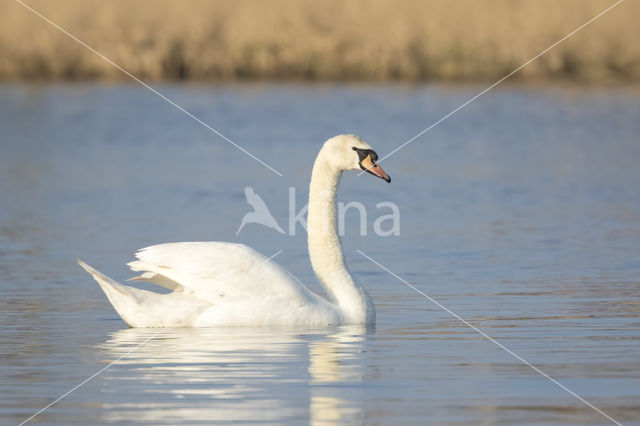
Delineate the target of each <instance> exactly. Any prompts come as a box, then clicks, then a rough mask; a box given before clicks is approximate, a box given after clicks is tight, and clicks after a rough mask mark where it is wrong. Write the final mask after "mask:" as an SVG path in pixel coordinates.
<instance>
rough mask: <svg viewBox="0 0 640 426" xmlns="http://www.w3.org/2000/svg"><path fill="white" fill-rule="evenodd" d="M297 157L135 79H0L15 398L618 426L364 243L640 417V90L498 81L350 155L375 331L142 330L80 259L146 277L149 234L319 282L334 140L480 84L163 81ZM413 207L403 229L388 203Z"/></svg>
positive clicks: (145, 413)
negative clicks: (310, 201)
mask: <svg viewBox="0 0 640 426" xmlns="http://www.w3.org/2000/svg"><path fill="white" fill-rule="evenodd" d="M160 89H161V90H162V91H163V92H164V93H166V94H167V95H168V96H170V97H171V98H173V99H174V100H175V101H176V102H178V103H179V104H181V105H183V106H184V107H185V108H187V109H188V110H189V111H191V112H193V113H194V114H196V115H197V116H199V117H200V118H202V119H203V120H204V121H205V122H207V123H209V124H211V125H212V126H213V127H215V128H216V129H218V130H219V131H221V132H222V133H224V134H225V135H227V136H228V137H230V138H231V139H233V140H234V141H235V142H237V143H238V144H240V145H242V146H243V147H245V148H246V149H248V150H249V151H250V152H251V153H252V154H254V155H256V156H257V157H259V158H260V159H262V160H263V161H265V162H266V163H268V164H269V165H271V166H272V167H274V168H276V169H277V170H279V171H280V172H281V173H282V174H283V175H284V176H282V177H280V176H278V175H276V174H275V173H273V172H272V171H270V170H269V169H267V168H265V167H264V166H262V165H260V164H259V163H257V162H255V161H254V160H253V159H251V158H250V157H248V156H247V155H245V154H244V153H242V152H240V151H239V150H237V149H236V148H235V147H233V146H232V145H230V144H229V143H227V142H225V141H223V140H221V139H220V138H218V137H217V136H215V135H214V134H212V133H211V132H210V131H208V130H207V129H205V128H203V127H202V126H200V125H198V124H197V123H195V122H194V121H193V120H191V119H189V118H188V117H186V116H185V115H184V114H182V113H180V112H179V111H177V110H176V109H175V108H173V107H171V106H170V105H168V104H166V103H165V102H163V101H162V100H161V99H159V98H158V97H156V96H155V95H153V94H152V93H150V92H148V91H146V90H145V89H143V88H140V87H138V86H135V85H97V84H80V85H32V86H21V85H4V86H1V87H0V101H1V102H0V129H1V130H0V132H1V133H0V134H1V145H0V158H1V165H2V167H1V168H0V200H1V201H0V281H1V284H0V285H1V286H0V307H1V308H0V309H1V312H2V316H1V317H0V324H1V328H0V333H1V336H0V342H1V343H2V345H1V349H0V360H1V361H0V393H1V394H2V396H3V397H2V399H1V400H0V418H1V419H2V423H3V424H18V423H20V422H21V421H22V420H24V419H26V418H28V417H29V416H30V415H32V414H33V413H35V412H36V411H38V410H39V409H40V408H41V407H43V406H45V405H46V404H48V403H50V402H52V401H53V400H54V399H56V398H57V397H58V396H60V395H61V394H63V393H64V392H65V391H67V390H69V389H71V388H72V387H74V386H76V385H77V384H79V383H81V382H82V381H83V380H85V379H86V378H87V377H89V376H90V375H92V374H93V373H95V372H97V371H98V370H100V369H102V368H103V367H105V366H107V365H108V364H109V363H110V362H112V361H114V360H117V359H118V358H119V357H121V356H123V355H124V357H123V358H122V359H121V360H120V361H119V362H117V363H116V364H114V365H113V366H111V367H110V368H109V369H107V370H105V371H104V372H102V373H101V374H99V375H97V376H96V377H95V378H94V379H92V380H91V381H89V382H88V383H86V384H84V385H83V386H82V387H80V388H79V389H78V390H76V391H74V392H72V393H71V394H69V395H68V396H67V397H66V398H64V399H62V400H61V401H59V402H58V403H56V404H55V405H53V406H52V407H51V408H49V409H48V410H46V411H44V412H43V413H41V414H40V415H38V416H37V417H36V418H34V419H33V420H32V422H34V423H35V422H40V423H44V424H60V425H67V424H92V423H139V424H154V425H155V424H212V423H216V422H218V423H228V422H231V421H237V422H240V423H252V422H256V421H267V422H273V423H306V422H311V423H318V424H319V423H323V422H324V423H332V422H335V423H371V424H376V423H379V424H388V423H392V422H393V423H396V424H411V423H434V424H479V423H483V424H513V423H518V424H532V425H533V424H535V425H541V424H554V425H555V424H607V423H609V421H608V420H607V418H606V417H604V416H602V415H601V414H599V413H598V412H597V411H595V410H594V409H592V408H590V407H588V406H586V405H585V404H584V403H583V402H581V401H580V400H578V399H576V398H575V397H574V396H572V395H570V394H569V393H567V392H566V391H564V390H563V389H561V388H560V387H558V386H557V385H555V384H554V383H552V382H550V381H549V380H547V379H546V378H544V377H542V376H541V375H540V374H538V373H536V372H535V371H534V370H532V369H531V368H530V367H528V366H526V365H524V364H523V363H522V362H520V361H519V360H517V359H516V358H514V357H513V356H512V355H510V354H509V353H507V352H506V351H504V350H503V349H501V348H499V347H497V346H496V345H495V344H493V343H492V342H490V341H488V340H487V339H485V338H483V337H482V336H481V335H479V334H478V333H477V332H475V331H474V330H472V329H470V328H469V327H467V326H466V325H464V324H463V323H461V322H460V321H459V320H457V319H456V318H454V317H452V315H451V314H449V313H448V312H446V311H445V310H443V309H441V308H440V307H438V306H437V305H435V304H434V303H432V302H431V301H430V300H428V299H427V298H425V297H423V296H421V295H420V294H418V293H417V292H416V291H415V290H413V289H411V288H409V287H408V286H407V285H405V284H404V283H403V282H402V281H400V280H398V279H397V278H394V277H393V276H392V275H390V274H389V273H387V272H385V271H384V270H382V269H380V268H379V267H378V266H376V265H375V264H373V263H371V262H370V261H369V260H367V259H366V258H364V257H363V256H362V255H360V254H358V253H357V252H356V250H361V251H362V252H364V253H366V254H367V255H369V256H371V257H372V258H373V259H375V260H376V261H378V262H380V263H381V264H383V265H384V266H385V267H387V268H389V269H390V270H391V271H393V272H394V273H396V274H397V275H398V276H400V277H401V278H402V279H404V280H407V281H408V282H410V283H412V284H413V285H415V286H416V287H417V288H418V289H420V290H421V291H423V292H424V293H425V294H427V295H429V296H430V297H433V298H434V299H435V300H437V301H438V302H439V303H441V304H442V305H444V306H446V307H447V308H448V309H450V310H451V311H453V312H455V313H456V314H458V315H460V316H461V317H463V318H464V319H466V320H468V321H469V322H470V323H472V324H474V325H475V326H477V327H478V328H480V329H481V330H483V331H484V332H486V333H487V334H488V335H490V336H492V337H493V338H495V339H497V340H498V341H499V342H501V343H502V344H504V345H505V346H506V347H507V348H509V349H510V350H512V351H514V352H516V353H517V354H519V355H521V356H522V357H524V358H525V359H526V360H528V361H529V362H531V363H532V364H534V365H536V366H537V367H538V368H540V369H541V370H543V371H544V372H546V373H548V374H549V375H550V376H552V377H553V378H555V379H557V380H558V381H559V382H561V383H562V384H564V385H565V386H567V387H568V388H570V389H571V390H573V391H574V392H576V393H577V394H578V395H580V396H582V397H583V398H585V399H586V400H587V401H589V402H590V403H592V404H594V405H595V406H597V407H598V408H599V409H601V410H602V411H604V412H605V413H607V414H608V415H610V416H611V417H613V418H615V419H616V420H618V421H620V422H622V423H625V424H634V423H635V424H640V403H639V401H640V399H639V397H640V368H639V367H640V361H639V357H638V354H639V353H640V333H639V328H638V327H639V326H640V320H639V317H640V288H639V284H640V257H639V255H640V185H638V183H639V182H640V167H638V164H639V162H640V143H639V141H638V135H639V134H640V102H639V101H640V93H638V91H637V90H636V91H634V90H630V89H627V88H615V89H589V88H565V87H511V86H502V87H500V88H498V89H495V90H494V91H492V92H490V93H488V94H487V95H485V96H483V97H482V98H480V99H478V100H477V101H476V102H474V103H472V104H471V105H469V106H468V107H467V108H465V109H463V110H462V111H460V112H459V113H457V114H455V115H454V116H453V117H451V118H450V119H449V120H447V121H445V122H443V123H442V124H441V125H439V126H438V127H436V128H434V129H433V130H432V131H430V132H428V133H427V134H426V135H424V136H423V137H421V138H420V139H418V140H416V141H415V142H413V143H412V144H410V145H409V146H407V147H406V148H404V149H403V150H400V151H398V152H397V153H396V154H394V155H393V156H392V157H390V158H389V159H387V160H386V161H385V162H384V167H385V170H386V171H387V172H388V173H389V174H390V175H391V176H392V178H393V181H392V183H391V184H390V185H387V184H386V183H385V182H383V181H381V180H379V179H374V178H373V177H371V176H368V175H362V176H359V177H356V176H355V173H349V174H347V175H346V176H345V179H344V180H343V184H342V187H341V193H340V199H341V200H343V201H345V202H348V201H360V202H362V203H363V204H364V205H365V206H366V207H367V213H368V218H367V219H368V220H367V231H368V235H367V236H360V235H359V233H358V228H359V223H358V217H357V214H356V213H355V212H351V213H349V215H348V216H347V232H346V234H347V235H346V236H345V238H344V246H345V253H346V258H347V261H348V263H349V265H350V267H351V269H352V271H353V273H354V274H355V275H356V276H357V277H358V279H359V280H360V281H361V282H363V283H364V284H365V285H366V287H367V288H368V289H369V290H370V293H371V295H372V298H373V300H374V301H375V303H376V306H377V312H378V315H377V317H378V321H377V326H376V328H375V329H368V330H366V329H359V328H350V327H344V328H331V329H327V330H281V329H280V330H273V329H201V330H192V329H173V330H164V331H161V332H160V333H159V332H158V330H144V329H127V327H126V326H125V324H124V323H123V322H122V321H121V320H120V319H119V318H118V317H117V315H116V314H115V312H114V311H113V310H112V308H111V307H110V305H109V303H108V301H107V299H106V297H105V296H104V295H103V294H102V293H101V291H100V289H99V287H98V285H97V284H96V283H95V282H94V281H93V280H92V279H91V278H90V277H89V276H88V275H87V274H86V273H85V272H84V271H82V270H81V269H80V268H79V267H78V266H77V265H76V263H75V259H76V258H82V259H83V260H85V261H87V262H88V263H90V264H92V265H93V266H95V267H97V268H98V269H100V270H102V271H104V272H106V273H108V274H109V275H111V276H112V277H114V278H116V279H119V280H124V279H127V278H128V277H130V274H129V273H128V272H127V269H126V267H125V266H124V264H125V262H127V261H129V260H131V258H132V255H133V252H134V251H135V250H136V249H138V248H140V247H144V246H147V245H150V244H154V243H161V242H168V241H190V240H221V241H239V242H243V243H246V244H249V245H251V246H252V247H254V248H256V249H258V250H259V251H261V252H262V253H264V254H265V255H267V256H270V255H272V254H274V253H276V252H277V251H278V250H283V252H282V253H281V254H280V255H278V256H277V258H276V260H277V261H278V262H279V263H281V264H283V265H286V266H287V268H288V269H290V270H291V271H292V272H293V273H294V274H295V275H296V276H297V277H299V278H300V279H301V280H302V281H304V282H306V283H310V285H312V286H313V288H316V289H317V285H316V284H315V279H314V277H313V273H312V271H311V268H310V266H309V264H308V260H307V255H306V250H305V236H304V232H303V231H302V229H301V227H300V226H299V225H298V226H297V228H296V235H295V236H290V235H281V234H278V233H277V232H275V231H273V230H270V229H267V228H264V227H260V226H259V225H255V224H254V225H248V226H247V227H246V228H245V229H244V230H243V231H242V232H241V233H240V234H239V235H238V236H236V235H235V232H236V230H237V228H238V225H239V224H240V219H241V218H242V216H243V215H244V214H245V213H246V212H247V211H249V206H248V205H247V204H246V203H245V200H244V195H243V188H244V187H245V186H246V185H251V186H253V187H254V189H255V190H256V192H258V193H259V194H260V195H261V196H262V197H263V198H264V199H265V202H266V203H267V204H268V205H269V207H270V209H271V212H272V213H273V215H274V216H275V217H276V219H277V220H278V221H279V222H280V224H281V226H283V228H285V230H288V223H287V217H288V212H289V202H290V200H289V187H294V188H295V191H296V199H295V206H294V207H295V210H296V211H297V210H299V209H300V208H301V207H302V205H303V204H304V203H305V202H306V198H307V194H306V186H307V184H308V177H309V173H310V168H311V165H312V163H313V161H314V158H315V154H316V153H317V151H318V149H319V146H320V144H321V142H322V141H324V140H325V139H327V138H328V137H330V136H333V135H335V134H338V133H345V132H353V133H357V134H359V135H360V136H362V137H363V138H365V139H366V140H367V141H369V142H370V143H371V145H372V146H373V147H374V148H375V149H376V150H377V151H378V153H379V154H380V155H384V154H386V153H387V152H389V151H391V150H392V149H394V148H395V147H396V146H397V145H399V144H400V143H402V142H403V141H405V140H406V139H408V138H409V137H411V136H413V135H414V134H415V133H417V132H418V131H420V130H421V129H423V128H424V127H426V126H427V125H428V124H431V123H432V122H434V121H436V120H438V119H439V118H440V117H442V116H443V115H445V114H446V113H448V112H449V111H450V110H452V109H453V108H455V107H456V106H458V105H460V104H461V103H463V102H464V101H465V100H466V99H468V98H470V97H471V96H473V95H474V94H475V93H477V92H478V91H480V90H481V89H482V87H475V86H468V87H447V86H368V85H359V86H342V85H338V86H331V85H327V86H324V85H321V86H305V85H296V84H283V85H246V86H227V87H216V86H199V85H192V86H161V87H160ZM381 201H391V202H394V203H396V204H397V205H398V206H399V208H400V211H401V224H400V225H401V226H400V231H401V232H400V235H399V236H394V237H377V236H375V235H373V232H372V231H373V221H374V220H375V219H376V218H377V217H378V216H379V215H380V214H385V213H388V212H387V211H381V210H377V209H376V203H378V202H381Z"/></svg>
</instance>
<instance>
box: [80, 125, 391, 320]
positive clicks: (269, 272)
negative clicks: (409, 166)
mask: <svg viewBox="0 0 640 426" xmlns="http://www.w3.org/2000/svg"><path fill="white" fill-rule="evenodd" d="M377 159H378V155H377V154H376V153H375V152H374V151H373V150H372V149H371V147H370V146H369V145H368V144H367V143H366V142H364V141H363V140H361V139H360V138H358V137H357V136H354V135H339V136H336V137H334V138H331V139H329V140H328V141H326V142H325V143H324V145H323V146H322V149H320V152H319V153H318V157H317V158H316V161H315V164H314V166H313V171H312V173H311V183H310V185H309V210H308V221H307V222H308V245H309V257H310V258H311V264H312V266H313V270H314V272H315V273H316V276H317V277H318V280H319V281H320V283H321V284H322V286H323V287H324V289H325V290H326V293H327V296H328V298H326V299H325V298H324V297H322V296H320V295H318V294H316V293H314V292H312V291H311V290H309V289H308V288H307V287H305V286H304V285H303V284H302V283H300V282H299V281H297V280H296V279H293V278H292V275H291V274H289V273H288V272H287V270H286V269H284V268H283V267H282V266H280V265H278V264H277V263H276V262H273V261H271V260H270V259H267V258H266V257H265V256H263V255H261V254H260V253H258V252H256V251H255V250H253V249H251V248H249V247H247V246H245V245H243V244H235V243H223V242H187V243H168V244H159V245H154V246H151V247H147V248H143V249H142V250H140V251H138V252H137V253H136V257H137V258H138V260H136V261H133V262H130V263H129V264H128V265H129V266H130V267H131V269H132V270H133V271H139V272H142V274H141V275H140V276H139V277H136V278H133V279H137V280H142V281H149V282H152V283H154V284H157V285H160V286H162V287H166V288H168V289H169V290H172V292H171V293H168V294H159V293H155V292H152V291H147V290H140V289H137V288H134V287H130V286H126V285H123V284H120V283H118V282H116V281H114V280H112V279H111V278H109V277H107V276H106V275H104V274H102V273H101V272H99V271H97V270H95V269H93V268H92V267H91V266H89V265H87V264H86V263H84V262H82V261H81V260H78V263H79V264H80V266H82V267H83V268H84V269H85V270H86V271H87V272H89V274H91V275H92V276H93V278H95V280H96V281H98V283H99V284H100V286H101V287H102V290H103V291H104V292H105V294H106V295H107V297H108V298H109V301H110V302H111V304H112V305H113V307H114V308H115V310H116V311H117V312H118V314H119V315H120V317H122V319H123V320H124V322H126V323H127V324H128V325H129V326H130V327H209V326H219V325H252V326H267V325H269V326H271V325H275V326H278V325H282V326H311V327H313V326H324V325H346V324H366V325H371V324H374V323H375V309H374V306H373V303H372V301H371V298H370V297H369V295H368V294H367V292H366V291H365V289H364V288H363V287H362V286H361V285H360V284H358V283H357V282H356V281H355V280H354V279H353V278H352V277H351V275H350V274H349V271H348V270H347V268H346V266H345V263H344V255H343V253H342V245H341V244H340V238H339V237H338V234H337V229H336V192H337V189H338V184H339V182H340V177H341V176H342V172H343V170H360V169H362V170H366V171H367V172H369V173H371V174H372V175H374V176H377V177H379V178H382V179H384V180H386V181H387V182H391V178H390V177H389V176H388V175H387V174H386V173H385V172H384V170H382V168H381V167H380V166H379V165H378V163H377Z"/></svg>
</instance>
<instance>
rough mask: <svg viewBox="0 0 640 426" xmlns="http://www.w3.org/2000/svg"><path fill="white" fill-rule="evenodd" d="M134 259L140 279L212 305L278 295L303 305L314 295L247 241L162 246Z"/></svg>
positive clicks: (284, 299) (278, 297) (294, 303)
mask: <svg viewBox="0 0 640 426" xmlns="http://www.w3.org/2000/svg"><path fill="white" fill-rule="evenodd" d="M136 257H137V258H138V260H136V261H133V262H130V263H129V266H130V267H131V269H132V270H134V271H142V272H143V274H142V276H141V277H142V278H141V279H144V280H145V281H151V282H155V283H157V284H159V285H163V286H165V287H168V288H172V287H173V288H172V289H173V290H175V291H179V292H181V291H183V292H185V293H189V294H193V295H194V296H197V297H199V298H202V299H204V300H207V301H209V302H211V303H216V302H219V301H221V300H224V301H225V302H232V301H236V300H237V301H251V300H274V299H279V300H281V301H287V303H289V304H293V305H298V306H301V305H303V304H306V303H309V302H310V300H311V299H313V298H314V295H313V293H311V292H310V291H309V290H308V289H307V288H306V287H304V286H303V285H301V284H300V283H298V282H296V281H294V279H292V277H291V275H290V274H289V273H288V272H287V271H286V270H285V269H284V268H283V267H281V266H280V265H278V264H277V263H275V262H274V261H272V260H269V258H267V257H265V256H263V255H261V254H260V253H258V252H257V251H255V250H253V249H251V248H249V247H247V246H245V245H244V244H234V243H221V242H189V243H169V244H159V245H155V246H151V247H146V248H143V249H141V250H140V251H138V253H136Z"/></svg>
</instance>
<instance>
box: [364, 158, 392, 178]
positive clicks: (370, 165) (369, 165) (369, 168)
mask: <svg viewBox="0 0 640 426" xmlns="http://www.w3.org/2000/svg"><path fill="white" fill-rule="evenodd" d="M360 168H362V170H365V171H366V172H367V173H371V174H372V175H374V176H378V177H379V178H380V179H384V180H386V181H387V183H389V182H391V178H390V177H389V175H388V174H387V173H386V172H385V171H384V170H382V167H380V164H378V162H377V161H375V160H374V159H372V158H371V154H369V155H367V156H366V157H365V158H364V159H363V160H362V161H361V162H360Z"/></svg>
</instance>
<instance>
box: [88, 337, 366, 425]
mask: <svg viewBox="0 0 640 426" xmlns="http://www.w3.org/2000/svg"><path fill="white" fill-rule="evenodd" d="M371 331H372V330H371V329H368V330H367V329H366V328H364V327H362V326H343V327H336V328H332V329H325V330H311V331H306V330H305V331H300V330H291V331H287V330H282V329H267V328H262V329H245V328H202V329H193V328H174V329H164V330H162V329H143V328H137V329H135V328H132V329H125V330H119V331H117V332H114V333H113V334H112V335H111V338H110V339H109V340H108V341H106V342H105V343H103V344H102V345H101V346H100V349H101V351H100V352H101V353H102V355H103V356H104V357H105V360H104V362H110V361H111V360H113V359H117V358H118V357H120V356H122V355H123V354H126V353H127V352H129V351H131V350H132V349H134V348H135V347H136V346H138V345H140V344H141V343H142V342H144V341H145V340H148V339H150V338H151V337H152V336H154V335H155V334H157V335H156V336H155V337H153V338H152V339H150V340H148V341H147V342H146V343H145V344H143V345H142V346H140V347H139V348H137V349H135V350H133V351H132V352H131V353H130V354H128V355H126V356H125V357H124V358H123V359H122V360H121V361H119V362H118V363H117V364H116V365H114V366H113V367H112V368H110V369H108V370H106V371H105V372H104V373H102V374H101V375H100V376H99V378H100V380H102V389H101V392H102V393H104V394H105V398H104V400H106V401H109V403H108V404H103V419H102V420H103V421H105V422H121V421H127V422H139V423H153V424H162V423H169V424H170V423H175V422H182V421H186V422H216V421H218V422H228V421H257V420H259V421H287V420H304V421H310V422H311V423H315V424H317V423H319V422H323V423H325V422H344V421H348V420H352V421H353V420H361V419H363V417H364V412H365V409H364V407H363V405H362V404H363V402H364V400H365V398H364V395H362V394H361V388H360V387H359V386H357V385H358V384H359V383H361V382H362V381H363V379H364V378H365V376H366V375H367V374H368V373H367V359H366V357H365V356H363V355H365V354H366V351H367V343H368V341H369V340H370V339H372V338H373V336H374V335H373V334H372V333H371ZM350 384H353V385H354V386H349V385H350ZM107 394H108V395H107Z"/></svg>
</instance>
